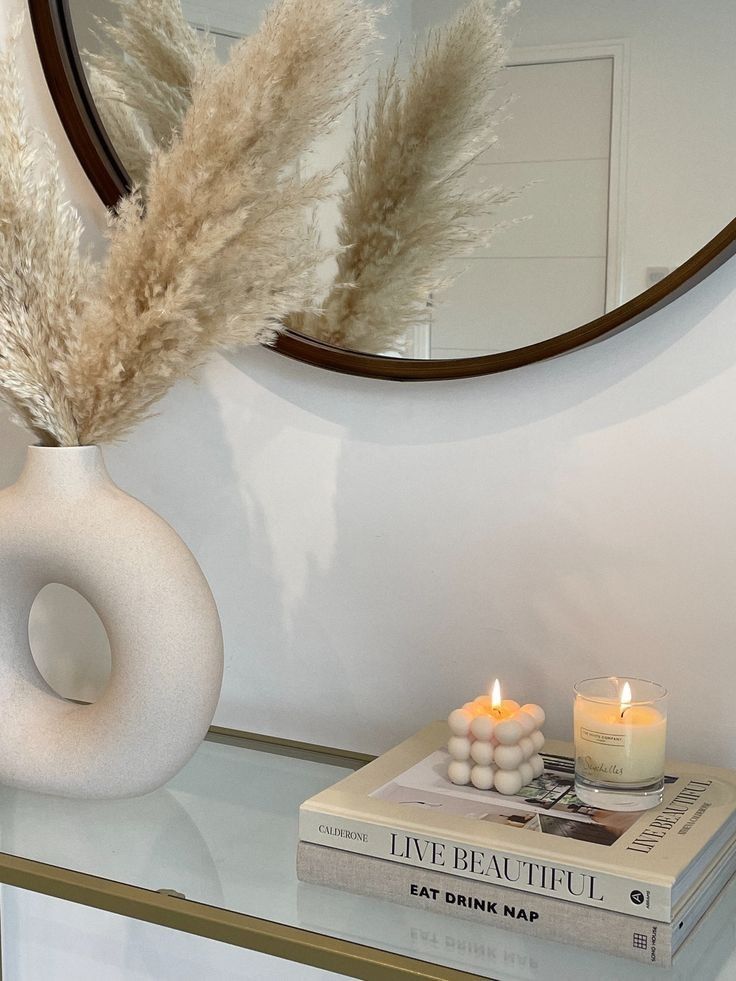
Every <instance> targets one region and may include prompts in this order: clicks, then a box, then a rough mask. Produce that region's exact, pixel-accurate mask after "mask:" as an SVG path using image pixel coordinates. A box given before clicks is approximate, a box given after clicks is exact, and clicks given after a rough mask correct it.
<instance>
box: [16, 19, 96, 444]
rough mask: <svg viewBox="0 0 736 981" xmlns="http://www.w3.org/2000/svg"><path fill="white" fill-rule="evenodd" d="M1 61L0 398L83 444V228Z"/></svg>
mask: <svg viewBox="0 0 736 981" xmlns="http://www.w3.org/2000/svg"><path fill="white" fill-rule="evenodd" d="M19 31H20V24H17V25H16V26H15V27H14V29H13V32H12V35H11V39H10V46H9V48H8V50H6V51H5V52H3V53H2V54H0V397H2V398H3V399H4V401H5V402H7V404H8V405H9V406H10V407H11V409H12V410H13V415H14V419H15V420H16V421H17V422H19V423H21V424H23V425H25V426H27V427H28V429H30V431H31V432H32V433H33V434H34V436H35V437H36V439H37V440H38V441H39V442H40V443H42V444H44V445H55V444H61V445H70V444H74V443H75V442H76V441H77V438H76V437H77V427H76V421H75V416H74V405H73V403H72V400H71V399H70V398H69V394H68V392H67V390H66V388H65V386H64V383H63V381H62V380H61V378H60V373H59V366H60V365H63V364H64V363H66V362H67V360H68V358H69V339H70V338H71V337H72V335H73V334H74V332H75V329H76V324H77V322H78V320H79V318H80V316H81V312H82V308H83V304H84V298H85V296H86V295H88V293H89V290H90V288H91V269H90V266H89V264H88V263H87V262H86V261H85V260H84V259H82V258H81V257H80V250H79V242H80V236H81V233H82V228H81V223H80V221H79V218H78V216H77V214H76V212H75V211H74V210H73V209H72V208H70V207H69V205H67V204H65V203H64V200H63V190H62V186H61V182H60V180H59V176H58V173H57V170H56V165H55V160H54V158H53V154H52V153H51V151H50V148H49V147H48V145H46V144H44V145H42V146H41V147H40V148H38V147H35V146H34V144H33V140H32V139H31V137H30V135H29V132H28V127H27V124H26V121H25V117H24V110H23V103H22V100H21V97H20V84H19V80H18V74H17V69H16V65H15V59H14V57H13V48H14V46H15V44H16V41H17V37H18V33H19Z"/></svg>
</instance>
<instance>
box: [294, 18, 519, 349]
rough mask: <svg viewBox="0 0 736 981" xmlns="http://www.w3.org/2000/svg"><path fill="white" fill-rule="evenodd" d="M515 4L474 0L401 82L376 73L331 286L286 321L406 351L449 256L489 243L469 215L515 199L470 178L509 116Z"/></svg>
mask: <svg viewBox="0 0 736 981" xmlns="http://www.w3.org/2000/svg"><path fill="white" fill-rule="evenodd" d="M515 7H516V4H510V5H509V6H507V7H506V8H504V10H502V11H501V12H500V13H497V12H496V10H495V5H494V3H493V0H474V2H472V3H470V4H469V5H468V6H467V7H466V8H464V9H463V10H462V11H461V12H460V14H459V15H458V16H457V17H456V18H455V19H454V20H453V21H452V22H450V23H449V24H448V25H447V26H444V27H441V28H437V29H435V30H434V31H432V32H431V33H430V35H429V38H428V40H427V41H426V43H425V45H424V46H423V48H421V49H419V50H418V51H417V52H416V54H415V58H414V62H413V64H412V67H411V71H410V74H409V77H408V79H407V80H406V81H402V80H401V79H400V78H399V77H398V74H397V69H396V63H394V65H393V66H392V67H391V68H390V69H389V71H388V72H387V73H386V74H384V75H383V76H382V77H381V78H380V79H379V83H378V90H377V93H376V98H375V101H374V103H373V105H372V106H371V108H370V110H369V112H368V114H367V116H366V118H365V119H364V121H362V122H361V121H360V120H358V119H357V118H356V128H355V135H354V140H353V144H352V147H351V150H350V154H349V159H348V163H347V177H348V186H347V189H346V191H345V192H344V194H343V196H342V199H341V224H340V227H339V241H340V244H341V246H342V247H343V251H342V252H341V253H340V255H339V257H338V272H337V275H336V277H335V282H334V286H333V288H332V289H331V290H330V292H329V295H328V296H327V298H326V300H325V303H324V307H323V312H322V313H321V315H320V314H317V315H315V314H309V313H307V314H306V315H296V316H292V317H291V318H290V320H289V323H290V325H291V326H293V327H295V328H296V329H297V330H301V331H303V332H304V333H306V334H309V335H311V336H315V337H318V338H319V339H321V340H324V341H326V342H327V343H330V344H334V345H338V346H339V347H343V348H349V349H352V350H358V351H368V352H371V351H372V352H382V351H386V350H389V349H392V350H400V349H401V346H402V339H403V338H404V337H405V334H406V331H407V329H408V328H409V327H411V326H412V325H414V324H416V323H418V322H420V321H421V320H422V319H423V318H425V317H426V315H427V311H426V308H427V300H428V296H429V294H430V293H431V292H433V291H436V290H437V289H438V288H439V287H441V286H442V285H446V283H447V281H448V275H447V272H446V261H447V259H449V258H451V257H456V256H458V255H462V254H465V253H467V252H468V251H471V250H472V249H473V248H475V247H476V246H477V245H478V244H479V242H480V241H482V238H483V234H484V233H482V232H480V231H479V230H478V225H477V221H474V220H473V219H477V216H478V215H479V214H482V213H488V212H490V211H492V210H493V209H494V208H495V207H496V206H497V205H499V204H502V203H503V202H505V201H507V200H509V198H511V197H513V194H511V193H509V192H507V191H504V190H502V189H500V188H491V189H488V190H483V191H478V190H472V189H471V188H470V187H469V182H468V180H467V176H466V175H467V170H468V167H469V166H470V164H471V163H472V162H473V160H474V159H476V157H477V156H478V155H479V154H480V153H482V152H483V151H484V150H485V149H487V148H488V147H489V146H490V145H491V144H492V143H493V142H494V141H495V130H496V127H497V125H498V122H499V120H500V119H501V118H503V116H504V115H505V113H504V109H503V105H501V106H499V104H498V101H497V93H496V83H497V79H498V74H499V72H500V71H501V69H502V68H503V66H504V63H505V57H506V49H507V45H506V40H505V38H504V28H505V25H506V20H507V17H508V14H509V13H510V11H511V10H513V9H515Z"/></svg>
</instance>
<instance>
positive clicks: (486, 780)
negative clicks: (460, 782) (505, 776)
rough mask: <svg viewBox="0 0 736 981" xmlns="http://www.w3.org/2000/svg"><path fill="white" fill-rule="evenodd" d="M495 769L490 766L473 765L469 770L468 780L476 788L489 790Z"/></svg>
mask: <svg viewBox="0 0 736 981" xmlns="http://www.w3.org/2000/svg"><path fill="white" fill-rule="evenodd" d="M494 774H495V771H494V769H493V767H492V766H474V767H473V769H472V770H471V771H470V782H471V783H472V784H473V786H474V787H476V788H477V789H478V790H490V789H491V787H492V786H493V778H494Z"/></svg>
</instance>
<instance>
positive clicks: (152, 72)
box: [85, 0, 216, 165]
mask: <svg viewBox="0 0 736 981" xmlns="http://www.w3.org/2000/svg"><path fill="white" fill-rule="evenodd" d="M112 2H113V4H114V7H115V8H116V10H117V13H118V17H119V19H118V21H117V22H115V23H113V22H111V21H110V20H107V19H101V20H99V26H100V31H99V34H98V40H99V42H100V50H99V51H98V52H94V53H93V52H89V51H87V52H85V62H86V65H87V68H88V73H87V74H88V80H89V83H90V89H91V90H92V93H93V95H94V97H95V102H96V104H97V105H99V106H100V108H101V114H102V115H103V122H104V121H105V119H104V117H106V116H107V117H109V116H110V114H111V113H119V112H120V110H119V109H118V108H117V107H118V106H120V105H124V106H125V107H127V109H128V111H129V112H132V113H133V114H134V115H135V117H136V121H137V125H138V126H139V127H141V129H143V131H144V132H146V135H147V137H148V138H149V139H150V141H151V143H152V144H153V145H154V146H168V145H169V143H170V142H171V139H172V137H173V135H174V134H175V133H177V132H178V130H179V128H180V126H181V123H182V121H183V119H184V116H185V114H186V112H187V110H188V109H189V106H190V104H191V101H192V90H193V88H194V85H195V84H196V79H197V78H198V76H199V74H200V73H201V71H202V70H203V69H205V68H207V67H212V66H213V65H214V64H215V63H216V58H215V53H214V45H213V44H212V43H211V40H210V39H209V38H203V36H202V35H201V34H198V32H197V31H196V30H195V28H193V27H192V26H191V25H190V24H189V23H187V20H186V18H185V17H184V14H183V12H182V9H181V4H180V2H179V0H156V2H155V3H152V2H151V0H112ZM110 135H111V136H112V134H110ZM123 135H126V134H123ZM127 135H129V134H127ZM114 145H115V146H116V147H119V148H120V150H121V156H122V158H123V160H124V161H125V163H126V165H127V163H128V155H127V152H126V151H127V150H130V151H131V152H132V155H133V157H134V159H135V157H136V156H137V155H138V152H139V146H138V144H137V143H136V142H135V140H134V141H133V142H132V143H131V144H130V145H129V144H127V142H124V143H123V144H122V146H121V145H120V144H117V143H114Z"/></svg>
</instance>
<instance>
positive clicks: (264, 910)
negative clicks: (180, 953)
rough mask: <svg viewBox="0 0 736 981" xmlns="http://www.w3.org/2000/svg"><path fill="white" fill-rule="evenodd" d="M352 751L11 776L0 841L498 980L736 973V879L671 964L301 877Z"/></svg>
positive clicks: (1, 791)
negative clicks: (33, 784)
mask: <svg viewBox="0 0 736 981" xmlns="http://www.w3.org/2000/svg"><path fill="white" fill-rule="evenodd" d="M348 765H349V763H348V762H347V761H345V762H342V763H341V762H340V761H339V760H337V759H336V758H333V757H324V758H320V757H319V756H313V757H311V758H305V754H304V753H296V751H294V752H291V751H288V750H284V749H281V750H279V749H278V747H274V746H270V745H264V744H259V743H257V742H251V741H248V740H244V739H238V740H231V741H230V742H229V743H223V742H219V741H214V740H213V739H208V740H207V741H206V742H204V743H203V744H202V746H201V747H200V749H199V750H198V751H197V753H196V754H195V756H194V757H193V759H192V760H191V761H190V763H189V764H188V765H187V766H186V767H185V768H184V769H183V770H182V771H181V772H180V773H179V774H178V775H177V776H176V777H175V778H174V779H173V780H172V781H171V782H170V783H169V784H168V785H167V786H166V787H164V788H163V789H161V790H159V791H156V792H155V793H153V794H149V795H147V796H146V797H140V798H135V799H132V800H122V801H75V800H66V799H64V798H60V797H50V796H43V795H39V794H32V793H28V792H26V791H19V790H14V789H12V788H7V787H3V788H0V850H1V851H2V852H3V853H5V854H6V855H12V856H17V857H20V858H24V859H28V860H31V861H33V862H42V863H47V864H48V865H51V866H56V867H60V868H62V869H70V870H74V871H76V872H80V873H84V874H86V875H92V876H98V877H100V878H101V879H105V880H113V881H114V882H120V883H127V884H129V885H131V886H135V887H138V888H142V889H147V890H171V891H173V892H176V893H181V894H183V896H184V897H186V899H187V900H189V901H193V902H196V903H201V904H206V905H207V906H210V907H217V908H220V909H224V910H229V911H232V912H233V913H236V914H245V915H246V916H252V917H258V918H260V919H263V920H267V921H271V922H272V923H275V924H281V925H284V926H286V927H295V928H299V929H301V930H306V931H310V932H313V933H316V934H320V935H322V936H325V937H332V938H337V939H339V940H344V941H348V942H349V943H352V944H361V945H364V946H366V947H369V948H374V949H378V950H381V951H388V952H390V953H393V954H397V955H403V956H407V957H411V958H415V959H417V960H420V961H423V962H426V963H427V964H429V965H439V966H441V967H444V968H448V969H454V970H459V971H465V972H470V973H471V974H476V975H479V976H481V977H484V978H493V979H496V981H511V979H542V978H545V979H546V978H550V977H563V978H566V979H567V981H578V979H583V978H585V979H588V978H591V977H595V978H596V979H597V981H644V979H655V978H659V979H662V981H666V979H678V981H680V979H681V981H690V979H692V978H694V977H697V978H698V979H699V981H717V979H718V981H725V979H728V978H734V977H736V884H732V885H730V886H729V887H728V888H727V890H725V892H724V893H723V894H722V895H721V897H720V899H719V901H718V903H717V905H716V906H715V907H714V908H713V910H712V911H711V912H710V913H709V914H707V915H706V917H705V918H704V919H703V920H702V921H701V923H700V925H699V926H698V928H697V929H696V931H695V932H694V933H693V935H692V936H691V937H690V939H689V940H688V941H687V942H686V943H685V944H684V945H683V947H682V949H681V951H680V952H679V954H678V955H677V957H676V959H675V965H674V967H673V968H672V969H670V970H662V969H661V968H646V967H643V966H641V965H639V964H634V963H631V962H628V961H626V960H624V959H622V958H614V957H610V956H606V955H601V954H595V953H591V952H589V951H584V950H580V949H578V948H574V947H571V946H568V945H563V944H556V943H551V942H546V941H540V940H535V939H533V938H527V937H525V936H523V935H521V934H517V933H509V932H506V931H503V930H499V929H497V928H493V927H487V928H479V927H478V926H477V925H475V924H472V923H468V922H465V921H463V920H456V919H452V918H449V917H446V916H442V915H440V914H438V913H432V912H425V911H421V910H413V909H408V908H405V907H402V906H398V905H394V904H392V903H387V902H382V901H379V900H375V899H368V898H365V897H362V896H354V895H351V894H348V893H344V892H337V891H335V890H332V889H327V888H324V887H320V886H313V885H307V884H305V883H300V882H298V881H297V879H296V874H295V856H296V846H297V837H298V834H297V823H298V808H299V804H300V803H301V802H302V801H303V800H305V799H306V798H308V797H311V796H312V795H313V794H315V793H317V792H318V791H320V790H322V789H324V788H326V787H328V786H330V784H332V783H335V782H336V781H337V780H339V779H341V778H342V777H343V776H345V775H346V767H347V766H348ZM0 878H2V871H1V870H0ZM16 884H17V883H16ZM433 976H435V977H437V976H441V975H439V974H437V973H435V974H434V975H433Z"/></svg>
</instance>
